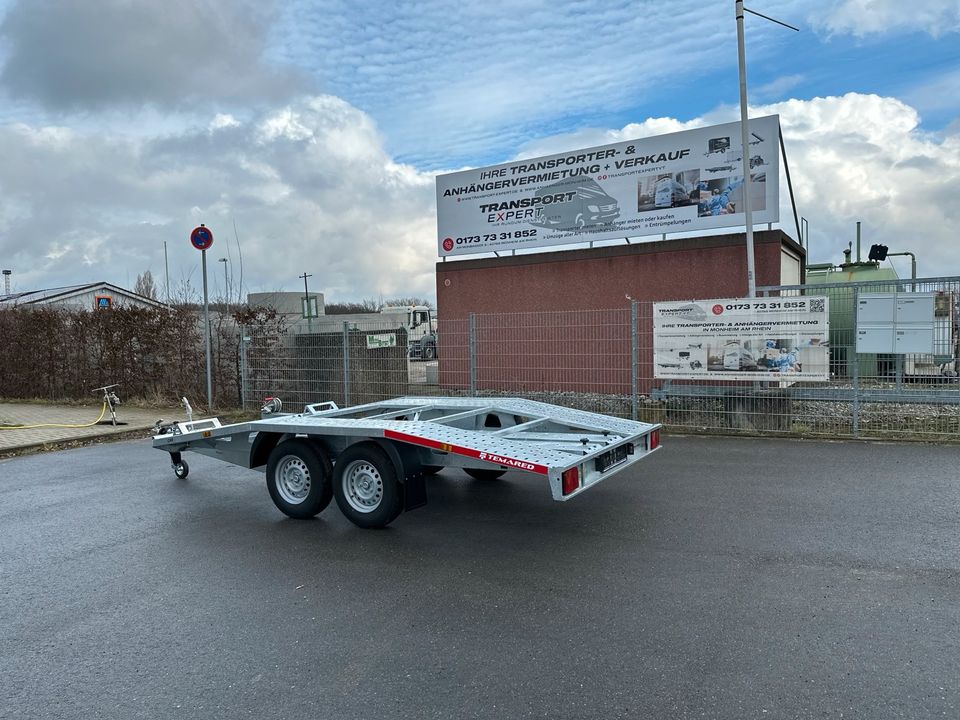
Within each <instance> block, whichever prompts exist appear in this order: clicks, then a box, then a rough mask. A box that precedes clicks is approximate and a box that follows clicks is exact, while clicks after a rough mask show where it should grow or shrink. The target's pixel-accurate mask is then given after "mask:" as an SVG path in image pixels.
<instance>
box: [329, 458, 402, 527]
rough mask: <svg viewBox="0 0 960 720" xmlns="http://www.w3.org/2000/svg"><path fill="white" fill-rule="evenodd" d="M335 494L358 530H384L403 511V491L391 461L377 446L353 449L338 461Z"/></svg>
mask: <svg viewBox="0 0 960 720" xmlns="http://www.w3.org/2000/svg"><path fill="white" fill-rule="evenodd" d="M333 494H334V497H336V498H337V505H338V506H339V507H340V512H342V513H343V514H344V516H345V517H346V518H347V520H349V521H350V522H352V523H353V524H354V525H356V526H357V527H362V528H382V527H386V526H387V525H389V524H390V523H391V522H393V521H394V520H396V518H397V516H398V515H399V514H400V513H401V512H402V511H403V488H402V486H401V485H400V480H399V478H398V476H397V469H396V467H394V465H393V462H392V461H391V460H390V457H389V456H388V455H387V453H386V452H385V451H384V450H383V448H381V447H380V446H378V445H376V444H375V443H370V442H362V443H357V444H356V445H351V446H350V447H348V448H347V449H346V450H344V451H343V452H342V453H340V457H338V458H337V464H336V467H335V468H334V473H333Z"/></svg>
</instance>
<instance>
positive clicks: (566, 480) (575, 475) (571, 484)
mask: <svg viewBox="0 0 960 720" xmlns="http://www.w3.org/2000/svg"><path fill="white" fill-rule="evenodd" d="M560 484H561V486H562V487H563V494H564V495H569V494H570V493H572V492H573V491H574V490H576V489H577V488H579V487H580V470H579V469H577V468H575V467H572V468H570V469H569V470H564V471H563V474H562V475H561V476H560Z"/></svg>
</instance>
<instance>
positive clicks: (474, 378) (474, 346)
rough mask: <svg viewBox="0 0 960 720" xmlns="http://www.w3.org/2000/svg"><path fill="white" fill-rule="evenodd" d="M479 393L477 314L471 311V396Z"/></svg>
mask: <svg viewBox="0 0 960 720" xmlns="http://www.w3.org/2000/svg"><path fill="white" fill-rule="evenodd" d="M476 394H477V316H476V314H475V313H470V396H471V397H473V396H475V395H476Z"/></svg>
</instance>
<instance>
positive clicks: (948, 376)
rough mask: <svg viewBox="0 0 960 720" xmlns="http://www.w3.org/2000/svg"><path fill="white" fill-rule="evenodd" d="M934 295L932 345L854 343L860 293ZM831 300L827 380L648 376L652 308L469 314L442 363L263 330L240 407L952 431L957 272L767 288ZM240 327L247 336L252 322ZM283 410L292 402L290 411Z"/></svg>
mask: <svg viewBox="0 0 960 720" xmlns="http://www.w3.org/2000/svg"><path fill="white" fill-rule="evenodd" d="M894 291H896V292H901V293H904V292H907V293H909V292H914V291H915V292H930V293H935V294H936V297H937V300H936V317H935V344H934V348H935V352H934V353H933V354H929V355H909V354H908V355H893V354H889V355H884V354H882V353H881V354H877V353H874V354H869V353H859V354H858V353H857V352H856V303H857V298H858V296H859V294H861V293H864V292H871V293H875V292H894ZM760 294H761V295H766V296H774V295H780V296H788V295H798V294H808V295H827V296H829V297H830V337H829V361H828V362H829V380H828V381H827V382H785V381H782V380H780V379H778V380H776V381H765V380H759V381H758V380H751V381H733V380H708V381H694V380H664V379H662V378H657V377H655V373H654V338H653V304H652V303H650V302H631V303H628V304H625V306H624V307H622V308H614V309H610V310H581V311H555V312H536V313H510V314H498V315H479V314H478V315H471V316H470V317H469V318H467V319H457V320H444V319H441V320H440V321H439V328H438V337H439V347H438V359H437V360H433V361H420V360H419V359H416V358H408V357H407V338H406V331H405V330H404V329H403V328H397V327H396V326H390V325H389V324H387V323H373V322H364V323H359V324H358V323H347V324H343V323H340V324H339V325H327V326H324V327H323V328H322V329H321V330H320V331H318V332H314V333H306V334H304V333H301V334H291V333H277V332H275V331H269V332H267V331H262V330H259V331H257V333H256V334H246V335H245V337H244V343H243V358H242V361H243V362H242V365H243V372H242V375H243V381H242V390H243V394H244V400H245V404H246V405H248V406H249V407H255V406H258V405H259V403H260V402H261V401H262V399H263V398H264V397H267V396H273V395H278V396H280V397H282V398H283V400H284V401H287V402H288V403H292V406H293V407H294V408H295V407H296V406H297V405H298V404H307V403H313V402H322V401H327V400H333V401H335V402H337V403H338V404H339V405H356V404H360V403H363V402H371V401H375V400H383V399H388V398H392V397H397V396H399V395H418V396H462V395H477V396H498V395H505V396H510V397H524V398H529V399H533V400H540V401H544V402H550V403H554V404H558V405H563V406H567V407H573V408H578V409H584V410H591V411H595V412H601V413H604V414H608V415H614V416H619V417H633V418H636V419H639V420H644V421H647V422H661V423H664V424H665V425H666V426H668V427H669V428H673V429H675V430H679V431H691V432H694V431H696V432H717V433H747V434H777V435H795V436H819V437H824V436H825V437H866V438H901V439H902V438H915V439H926V440H935V441H944V440H953V439H955V438H957V437H960V384H958V382H957V375H956V369H957V367H956V363H957V360H956V358H957V355H958V352H960V348H958V327H957V321H958V302H957V298H958V297H960V278H947V279H937V280H918V281H915V282H914V281H907V282H903V281H899V282H886V283H881V282H872V283H861V284H851V283H845V284H840V283H838V284H835V285H811V286H805V287H801V286H791V287H767V288H761V289H760ZM247 332H248V333H249V332H251V331H247ZM289 406H290V405H288V407H289Z"/></svg>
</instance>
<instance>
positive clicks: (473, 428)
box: [153, 397, 661, 528]
mask: <svg viewBox="0 0 960 720" xmlns="http://www.w3.org/2000/svg"><path fill="white" fill-rule="evenodd" d="M184 404H185V406H186V407H187V414H188V419H187V421H186V422H171V423H166V424H161V423H158V424H157V426H156V427H155V428H154V437H153V446H154V447H155V448H157V449H159V450H163V451H165V452H167V453H169V454H170V464H171V466H172V467H173V470H174V473H175V474H176V476H177V477H178V478H180V479H184V478H186V477H187V475H188V474H189V472H190V468H189V466H188V465H187V462H186V461H185V460H184V459H183V456H182V453H183V452H184V451H187V450H189V451H192V452H195V453H199V454H201V455H207V456H210V457H213V458H217V459H218V460H223V461H225V462H229V463H233V464H234V465H239V466H241V467H244V468H265V471H266V476H267V489H268V491H269V493H270V498H271V499H272V500H273V503H274V504H275V505H276V506H277V508H278V509H279V510H280V511H281V512H283V513H284V514H286V515H288V516H289V517H292V518H310V517H313V516H314V515H317V514H318V513H319V512H321V511H322V510H323V509H324V508H326V507H327V505H329V504H330V500H331V499H332V498H336V501H337V505H338V506H339V508H340V511H341V512H342V513H343V514H344V515H345V516H346V517H347V519H349V520H350V521H351V522H352V523H354V524H355V525H357V526H359V527H364V528H379V527H384V526H386V525H388V524H389V523H391V522H392V521H393V520H394V519H395V518H396V517H397V516H398V515H399V514H400V513H401V512H403V511H404V510H412V509H413V508H416V507H420V506H422V505H425V504H426V501H427V499H426V482H425V478H426V476H428V475H433V474H434V473H436V472H438V471H440V470H442V469H443V468H459V469H462V470H463V472H465V473H466V474H467V475H470V476H471V477H473V478H476V479H478V480H496V479H497V478H499V477H500V476H501V475H503V474H504V473H506V472H507V471H518V472H520V473H523V474H524V475H527V476H532V477H539V478H542V479H543V480H545V481H546V482H547V484H548V486H549V488H550V492H551V493H552V495H553V499H554V500H560V501H565V500H569V499H570V498H572V497H575V496H576V495H579V494H580V493H582V492H584V491H585V490H587V489H589V488H591V487H593V486H594V485H596V484H597V483H599V482H600V481H601V480H605V479H606V478H609V477H611V476H613V475H615V474H617V473H618V472H620V471H622V470H624V469H626V468H628V467H630V466H631V465H633V464H634V463H636V462H638V461H639V460H641V459H642V458H645V457H647V456H648V455H650V454H651V453H653V452H655V451H656V450H657V449H658V448H659V447H660V428H661V426H660V425H656V424H653V425H652V424H648V423H642V422H637V421H635V420H623V419H620V418H614V417H609V416H606V415H600V414H597V413H592V412H587V411H584V410H572V409H570V408H564V407H559V406H556V405H549V404H547V403H541V402H534V401H531V400H522V399H518V398H487V397H465V398H464V397H401V398H395V399H393V400H385V401H381V402H376V403H369V404H366V405H357V406H355V407H349V408H338V407H337V406H336V405H335V404H334V403H330V402H327V403H320V404H316V405H308V406H306V407H305V408H304V410H303V412H300V413H295V414H284V413H282V412H280V411H281V409H282V403H280V402H279V401H278V400H276V399H273V398H271V399H270V400H269V401H268V402H267V404H266V405H265V406H264V407H263V408H262V409H261V419H260V420H254V421H251V422H242V423H237V424H233V425H221V424H220V421H219V420H218V419H217V418H209V419H204V420H197V421H194V420H193V419H192V411H191V410H190V409H189V403H187V402H186V399H184Z"/></svg>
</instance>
